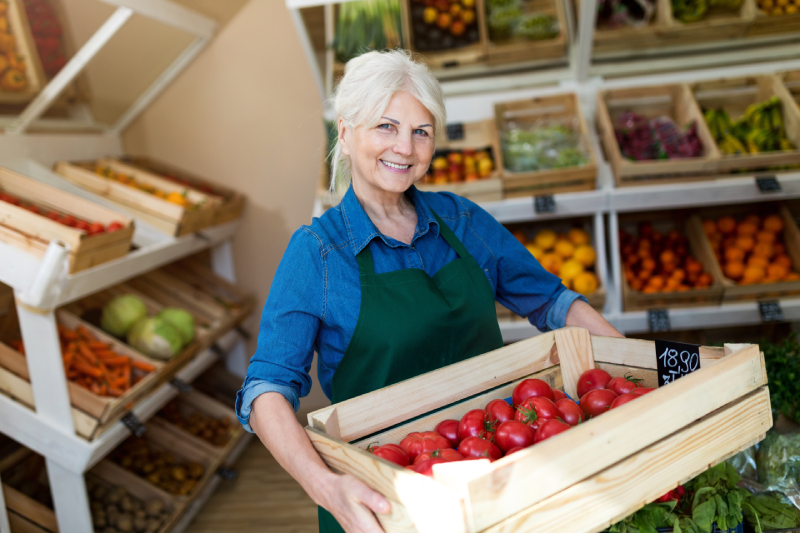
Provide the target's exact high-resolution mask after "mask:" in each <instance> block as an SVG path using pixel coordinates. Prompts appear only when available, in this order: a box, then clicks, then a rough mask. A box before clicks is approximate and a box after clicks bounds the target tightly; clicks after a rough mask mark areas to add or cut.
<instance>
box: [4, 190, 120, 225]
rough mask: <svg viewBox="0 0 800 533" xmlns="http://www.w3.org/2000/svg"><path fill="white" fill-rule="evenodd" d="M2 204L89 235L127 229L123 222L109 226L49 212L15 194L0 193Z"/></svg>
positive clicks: (115, 222)
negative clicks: (18, 208)
mask: <svg viewBox="0 0 800 533" xmlns="http://www.w3.org/2000/svg"><path fill="white" fill-rule="evenodd" d="M0 202H6V203H9V204H11V205H16V206H18V207H21V208H22V209H25V210H27V211H30V212H31V213H35V214H37V215H41V216H43V217H47V218H49V219H50V220H52V221H54V222H58V223H59V224H62V225H64V226H69V227H71V228H75V229H77V230H80V231H85V232H86V233H87V234H88V235H97V234H99V233H106V232H108V233H111V232H114V231H117V230H121V229H122V228H124V227H125V225H124V224H123V223H122V222H117V221H114V222H111V223H109V225H108V226H106V225H105V224H103V223H102V222H87V221H86V220H82V219H80V218H77V217H74V216H72V215H65V214H63V213H59V212H58V211H48V210H47V209H44V208H42V207H39V206H38V205H36V204H34V203H31V202H26V201H24V200H20V199H19V198H17V197H16V196H14V195H13V194H7V193H4V192H0Z"/></svg>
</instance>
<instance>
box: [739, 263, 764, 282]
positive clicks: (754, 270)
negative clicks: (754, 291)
mask: <svg viewBox="0 0 800 533" xmlns="http://www.w3.org/2000/svg"><path fill="white" fill-rule="evenodd" d="M763 279H764V269H763V268H761V267H757V266H749V267H746V268H745V269H744V274H743V275H742V280H743V281H754V282H759V281H761V280H763Z"/></svg>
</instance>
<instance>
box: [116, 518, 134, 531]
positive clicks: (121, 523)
mask: <svg viewBox="0 0 800 533" xmlns="http://www.w3.org/2000/svg"><path fill="white" fill-rule="evenodd" d="M117 529H119V530H120V531H122V532H123V533H124V532H127V531H133V517H132V516H131V515H129V514H121V515H119V518H118V519H117Z"/></svg>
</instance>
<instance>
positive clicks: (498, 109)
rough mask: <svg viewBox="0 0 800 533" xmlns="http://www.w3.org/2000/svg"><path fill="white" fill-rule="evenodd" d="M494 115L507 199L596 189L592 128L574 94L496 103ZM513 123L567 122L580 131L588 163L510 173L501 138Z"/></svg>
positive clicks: (499, 163) (498, 156) (500, 167)
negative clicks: (511, 122)
mask: <svg viewBox="0 0 800 533" xmlns="http://www.w3.org/2000/svg"><path fill="white" fill-rule="evenodd" d="M494 115H495V118H494V121H495V131H496V134H497V136H498V140H497V143H496V144H497V146H498V150H497V161H498V165H497V166H498V168H499V169H500V172H501V173H502V176H503V188H504V190H505V195H506V197H507V198H516V197H520V196H532V195H539V194H556V193H562V192H574V191H587V190H594V189H596V188H597V159H596V157H595V153H594V150H593V149H592V146H591V142H590V141H589V127H588V126H587V125H586V120H585V119H584V117H583V113H582V112H581V109H580V106H579V105H578V97H577V95H576V94H575V93H566V94H559V95H554V96H540V97H535V98H531V99H528V100H519V101H516V102H505V103H500V104H496V105H495V107H494ZM510 120H514V121H517V122H521V123H522V124H525V123H527V122H529V123H535V122H537V121H546V122H547V121H551V122H554V123H560V122H566V123H567V124H566V125H567V126H568V127H571V128H576V129H577V133H578V134H579V135H580V137H581V142H582V147H583V148H584V149H585V151H586V153H587V154H588V155H589V161H588V163H586V164H585V165H583V166H580V167H568V168H554V169H550V170H539V171H532V172H511V171H509V170H507V169H506V168H505V163H504V161H503V150H502V148H503V147H502V142H501V141H500V140H499V137H500V132H501V131H503V130H504V128H505V124H506V123H507V122H508V121H510Z"/></svg>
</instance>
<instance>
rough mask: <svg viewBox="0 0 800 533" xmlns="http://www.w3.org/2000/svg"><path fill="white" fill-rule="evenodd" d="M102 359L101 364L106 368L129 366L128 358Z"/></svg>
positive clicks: (122, 356)
mask: <svg viewBox="0 0 800 533" xmlns="http://www.w3.org/2000/svg"><path fill="white" fill-rule="evenodd" d="M102 359H103V364H104V365H106V366H126V365H130V364H131V360H130V358H129V357H125V356H124V355H121V356H119V357H114V358H111V357H108V358H102Z"/></svg>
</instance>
